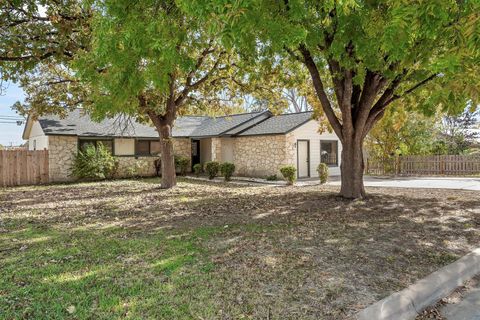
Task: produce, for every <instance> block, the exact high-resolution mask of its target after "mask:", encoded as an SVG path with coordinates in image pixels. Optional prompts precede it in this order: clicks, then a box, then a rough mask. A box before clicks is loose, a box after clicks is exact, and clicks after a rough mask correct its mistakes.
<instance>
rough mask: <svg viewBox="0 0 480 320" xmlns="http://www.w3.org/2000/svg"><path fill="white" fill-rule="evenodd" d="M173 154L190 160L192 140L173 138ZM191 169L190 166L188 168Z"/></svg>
mask: <svg viewBox="0 0 480 320" xmlns="http://www.w3.org/2000/svg"><path fill="white" fill-rule="evenodd" d="M173 153H174V154H175V155H179V156H184V157H187V158H189V159H190V162H191V157H192V140H190V139H189V138H174V139H173ZM189 167H191V166H189Z"/></svg>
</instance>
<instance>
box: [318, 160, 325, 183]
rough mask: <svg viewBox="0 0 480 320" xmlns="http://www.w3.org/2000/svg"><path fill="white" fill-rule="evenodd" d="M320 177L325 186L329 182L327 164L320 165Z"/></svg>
mask: <svg viewBox="0 0 480 320" xmlns="http://www.w3.org/2000/svg"><path fill="white" fill-rule="evenodd" d="M317 172H318V177H319V178H320V183H321V184H324V183H326V182H327V180H328V166H327V165H326V164H325V163H320V164H319V165H318V167H317Z"/></svg>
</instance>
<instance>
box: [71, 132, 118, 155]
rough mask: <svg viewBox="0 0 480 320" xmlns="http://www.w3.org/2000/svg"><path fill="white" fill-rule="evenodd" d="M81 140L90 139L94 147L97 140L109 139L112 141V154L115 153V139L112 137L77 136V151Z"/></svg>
mask: <svg viewBox="0 0 480 320" xmlns="http://www.w3.org/2000/svg"><path fill="white" fill-rule="evenodd" d="M81 141H91V142H92V143H93V145H94V146H95V149H96V148H97V146H98V142H102V141H110V142H111V143H112V156H114V155H115V140H114V139H113V138H106V137H78V139H77V149H78V151H80V150H82V149H81Z"/></svg>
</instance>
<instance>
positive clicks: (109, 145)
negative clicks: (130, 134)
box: [97, 140, 113, 153]
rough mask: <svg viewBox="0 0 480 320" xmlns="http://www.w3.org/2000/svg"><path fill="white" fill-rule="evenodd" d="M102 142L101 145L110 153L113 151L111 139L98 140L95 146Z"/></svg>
mask: <svg viewBox="0 0 480 320" xmlns="http://www.w3.org/2000/svg"><path fill="white" fill-rule="evenodd" d="M100 143H101V144H103V146H104V147H105V148H106V149H107V150H108V151H110V153H113V141H112V140H98V141H97V146H98V145H99V144H100Z"/></svg>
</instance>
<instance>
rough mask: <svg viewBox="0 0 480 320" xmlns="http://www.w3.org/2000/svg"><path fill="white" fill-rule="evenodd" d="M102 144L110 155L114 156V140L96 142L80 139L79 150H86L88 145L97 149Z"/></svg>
mask: <svg viewBox="0 0 480 320" xmlns="http://www.w3.org/2000/svg"><path fill="white" fill-rule="evenodd" d="M100 144H103V146H104V147H105V148H107V150H109V151H110V153H112V154H113V140H95V139H80V140H78V148H79V149H80V150H85V148H86V147H87V146H88V145H92V146H94V147H95V148H97V147H98V146H99V145H100Z"/></svg>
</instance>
